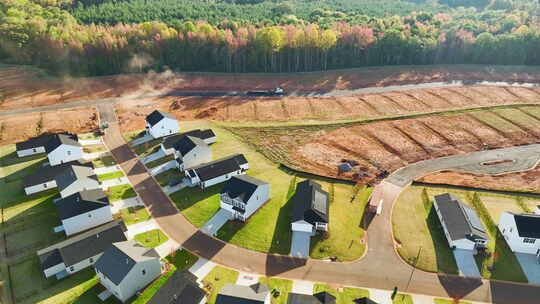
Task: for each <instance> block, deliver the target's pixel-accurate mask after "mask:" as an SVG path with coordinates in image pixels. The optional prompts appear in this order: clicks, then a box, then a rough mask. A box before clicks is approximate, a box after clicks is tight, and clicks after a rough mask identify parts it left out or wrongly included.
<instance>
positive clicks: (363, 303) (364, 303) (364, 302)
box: [353, 297, 377, 304]
mask: <svg viewBox="0 0 540 304" xmlns="http://www.w3.org/2000/svg"><path fill="white" fill-rule="evenodd" d="M353 302H354V303H355V304H377V302H375V301H373V300H372V299H370V298H368V297H363V298H359V299H355V300H354V301H353Z"/></svg>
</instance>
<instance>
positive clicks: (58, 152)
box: [45, 134, 83, 166]
mask: <svg viewBox="0 0 540 304" xmlns="http://www.w3.org/2000/svg"><path fill="white" fill-rule="evenodd" d="M45 152H47V158H49V164H50V165H51V166H56V165H59V164H63V163H68V162H71V161H75V160H79V159H82V156H83V148H82V145H81V144H80V143H79V141H78V139H77V135H72V134H55V135H54V136H53V137H52V138H51V139H50V140H49V141H48V142H47V143H46V144H45Z"/></svg>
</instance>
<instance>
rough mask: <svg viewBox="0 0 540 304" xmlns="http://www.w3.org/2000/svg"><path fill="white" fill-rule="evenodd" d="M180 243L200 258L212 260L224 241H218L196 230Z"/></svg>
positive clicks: (222, 246)
mask: <svg viewBox="0 0 540 304" xmlns="http://www.w3.org/2000/svg"><path fill="white" fill-rule="evenodd" d="M181 245H182V248H185V249H187V250H188V251H191V252H193V253H195V254H197V255H198V256H200V257H202V258H205V259H207V260H212V258H213V257H214V256H215V255H217V254H218V252H220V251H221V250H222V249H223V248H224V247H225V245H226V243H225V242H222V241H218V240H216V239H215V238H213V237H211V236H209V235H207V234H205V233H203V232H202V231H200V230H198V231H197V232H195V234H193V235H192V236H190V237H189V239H187V240H186V241H185V242H184V243H182V244H181Z"/></svg>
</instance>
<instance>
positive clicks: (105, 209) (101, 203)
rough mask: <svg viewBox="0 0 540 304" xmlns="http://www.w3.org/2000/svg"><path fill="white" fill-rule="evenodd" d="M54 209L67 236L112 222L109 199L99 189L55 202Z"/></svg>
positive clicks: (75, 194)
mask: <svg viewBox="0 0 540 304" xmlns="http://www.w3.org/2000/svg"><path fill="white" fill-rule="evenodd" d="M56 207H57V208H58V213H59V215H60V220H61V221H62V229H63V231H64V232H65V233H66V235H68V236H69V235H72V234H75V233H79V232H81V231H85V230H88V229H91V228H94V227H97V226H100V225H102V224H105V223H108V222H110V221H112V220H113V216H112V211H111V205H110V204H109V198H108V197H107V195H105V193H104V192H103V191H102V190H101V189H92V190H84V191H81V192H77V193H74V194H72V195H70V196H67V197H65V198H63V199H60V200H59V201H57V202H56Z"/></svg>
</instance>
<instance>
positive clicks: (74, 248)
mask: <svg viewBox="0 0 540 304" xmlns="http://www.w3.org/2000/svg"><path fill="white" fill-rule="evenodd" d="M124 231H125V226H124V225H123V223H122V222H121V221H114V222H110V223H107V224H104V225H102V226H99V227H96V228H94V229H92V230H88V231H86V232H83V233H81V234H78V235H76V236H73V237H71V238H69V239H67V240H64V241H62V242H60V243H57V244H55V245H52V246H50V247H47V248H45V249H41V250H39V251H38V252H37V255H38V258H39V262H40V264H41V269H42V271H43V273H44V275H45V277H46V278H50V277H53V276H54V277H56V278H57V279H61V278H63V277H66V276H68V275H71V274H73V273H76V272H78V271H81V270H83V269H85V268H87V267H90V266H92V265H93V264H94V263H95V262H96V261H97V260H98V258H99V257H100V256H101V255H102V254H103V252H104V251H105V250H106V249H107V248H109V247H111V245H112V244H113V243H117V242H123V241H126V240H127V238H126V236H125V234H124Z"/></svg>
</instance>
